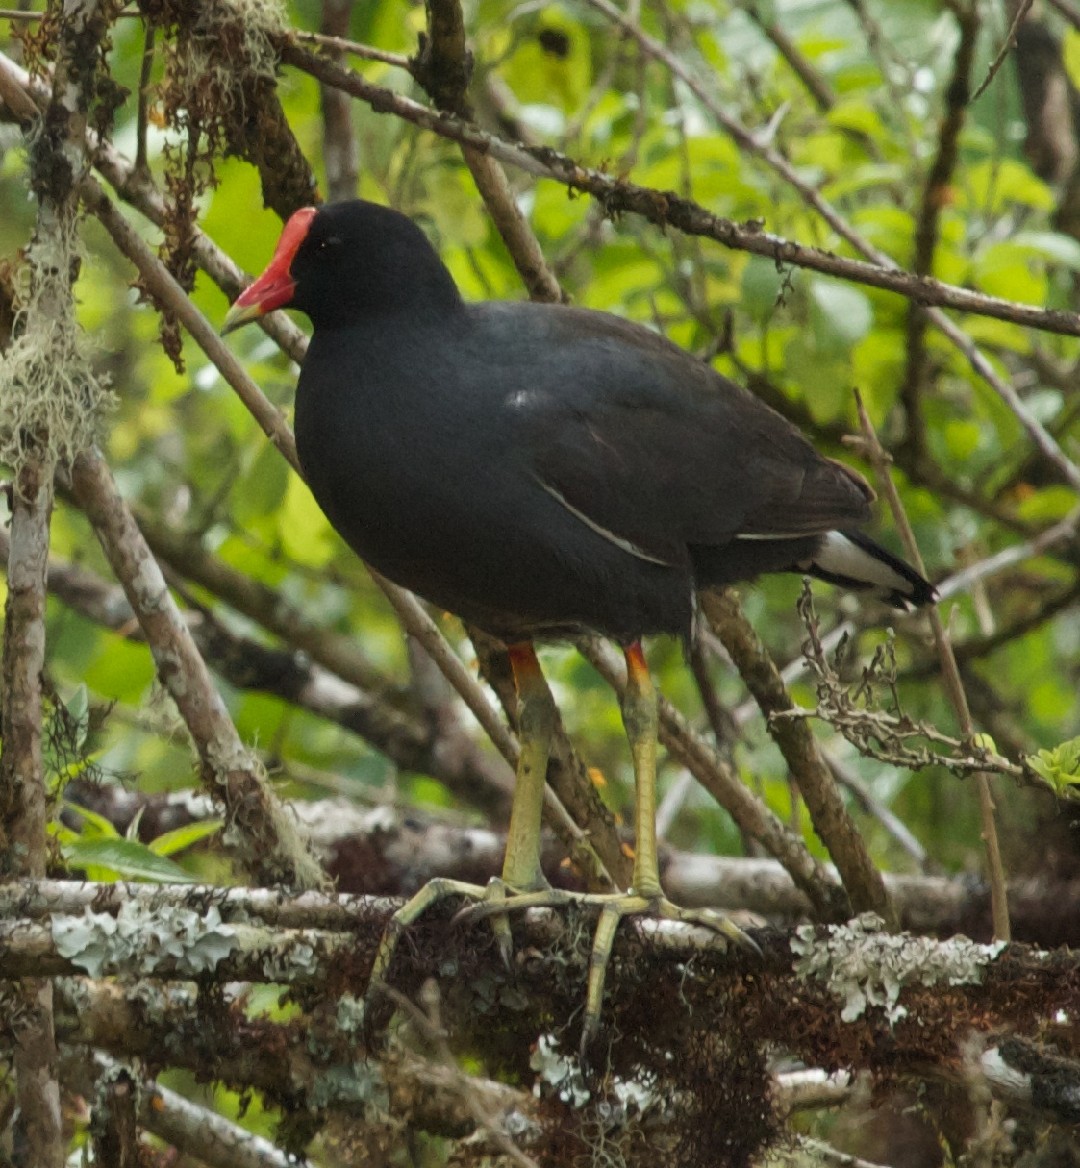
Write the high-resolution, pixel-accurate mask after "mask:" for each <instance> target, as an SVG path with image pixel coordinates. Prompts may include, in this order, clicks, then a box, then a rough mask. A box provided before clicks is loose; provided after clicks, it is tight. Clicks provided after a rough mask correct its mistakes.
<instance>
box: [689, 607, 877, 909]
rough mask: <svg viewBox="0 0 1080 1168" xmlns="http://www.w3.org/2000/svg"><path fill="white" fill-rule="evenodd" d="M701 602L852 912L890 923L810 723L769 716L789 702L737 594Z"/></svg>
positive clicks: (786, 707)
mask: <svg viewBox="0 0 1080 1168" xmlns="http://www.w3.org/2000/svg"><path fill="white" fill-rule="evenodd" d="M701 607H702V611H703V612H704V613H705V616H706V618H707V619H708V621H709V624H710V625H711V626H712V628H713V631H714V632H715V633H716V634H717V636H719V638H720V640H721V641H722V642H723V645H724V648H725V649H727V651H728V653H729V654H730V655H731V659H732V660H733V661H734V662H735V665H736V667H737V668H738V670H739V674H740V676H741V677H742V679H743V681H744V682H745V684H746V686H747V688H748V689H749V690H750V692H751V694H752V695H753V697H754V699H755V701H756V702H757V703H758V705H759V706H760V707H761V712H762V713H763V714H764V715H765V720H766V724H767V726H768V728H769V733H770V734H771V735H772V736H773V738H774V739H775V740H776V744H777V746H779V747H780V751H781V753H782V754H783V755H784V758H785V760H786V761H787V764H788V767H789V769H790V771H791V775H792V778H793V779H794V780H795V783H796V785H797V786H798V788H799V793H800V794H801V795H802V797H803V800H804V802H805V803H806V806H807V810H808V811H809V812H810V819H811V821H812V822H813V825H814V829H815V831H816V832H817V834H818V835H819V836H820V837H821V840H822V842H823V843H824V844H825V847H826V848H827V849H828V851H829V855H830V856H831V857H832V861H833V863H834V864H835V865H836V867H837V869H838V870H839V872H840V875H841V879H842V880H843V882H844V888H845V889H846V891H847V894H848V896H849V897H850V898H851V906H852V909H853V910H854V912H856V913H860V912H868V911H869V912H876V913H877V914H878V915H879V916H881V917H882V918H883V919H884V920H885V921H887V922H888V923H889V924H890V927H893V928H895V927H896V917H895V913H894V911H893V909H892V906H891V904H890V902H889V896H888V893H887V892H886V890H885V883H884V881H883V880H882V878H881V873H880V872H879V871H878V870H877V868H875V867H874V864H873V862H872V861H871V859H870V856H869V854H868V852H867V850H866V844H865V842H864V841H863V838H862V836H861V835H860V834H859V832H858V829H857V828H856V827H855V824H854V823H853V822H852V820H851V817H850V815H849V814H848V812H847V809H846V808H845V807H844V803H843V800H842V799H841V798H840V793H839V791H838V790H837V786H836V783H835V782H834V781H833V778H832V775H831V774H830V773H829V769H828V767H827V766H826V765H825V762H824V760H823V759H822V757H821V755H820V753H819V752H818V749H817V743H816V742H815V741H814V736H813V734H812V732H811V730H810V727H809V726H808V725H807V724H806V723H805V722H803V721H800V720H790V719H785V718H775V717H774V715H776V714H780V713H782V712H784V711H788V710H791V709H792V708H793V703H792V701H791V697H790V695H789V694H788V692H787V688H786V687H785V685H784V683H783V680H782V679H781V677H780V673H779V670H778V669H777V668H776V665H775V663H774V662H773V660H772V658H771V657H770V656H769V654H768V652H767V651H766V649H765V646H764V645H763V644H762V643H761V641H760V639H759V638H758V636H757V634H756V633H755V632H754V630H753V628H752V627H751V626H750V622H749V621H747V619H746V617H745V616H744V615H743V612H742V608H741V607H740V605H739V602H738V599H737V597H736V596H735V594H734V593H733V592H732V591H731V590H730V589H724V590H723V591H721V590H717V589H711V590H710V591H708V592H705V593H703V594H702V596H701Z"/></svg>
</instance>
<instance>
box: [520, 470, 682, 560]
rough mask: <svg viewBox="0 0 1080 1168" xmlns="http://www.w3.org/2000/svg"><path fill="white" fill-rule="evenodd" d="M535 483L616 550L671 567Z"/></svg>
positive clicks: (560, 495) (547, 486) (552, 488)
mask: <svg viewBox="0 0 1080 1168" xmlns="http://www.w3.org/2000/svg"><path fill="white" fill-rule="evenodd" d="M536 481H537V482H538V483H539V484H540V485H541V486H542V487H543V488H544V490H545V491H547V493H548V494H549V495H550V496H551V497H552V498H553V499H554V500H555V501H556V502H558V503H560V504H561V505H562V506H563V507H565V508H566V509H567V511H569V512H570V514H571V515H573V516H574V518H575V519H580V520H581V522H582V523H584V524H585V526H586V527H588V528H590V529H591V530H592V531H595V532H596V534H597V535H601V536H603V537H604V539H606V540H607V541H608V542H609V543H613V544H614V545H615V546H616V547H617V548H621V549H622V551H624V552H628V553H629V554H630V555H632V556H636V557H637V558H638V559H639V560H645V561H646V562H647V563H649V564H659V565H660V566H661V567H663V568H670V567H671V564H670V563H669V562H668V561H667V560H662V559H660V557H659V556H653V555H650V554H649V553H648V552H647V551H645V550H644V549H643V548H639V547H638V546H637V544H634V543H631V542H630V541H629V540H628V539H623V538H622V536H621V535H616V534H615V532H613V531H608V529H607V528H606V527H601V526H600V524H599V523H597V522H595V521H594V520H592V519H590V518H589V517H588V515H586V514H585V512H584V511H579V510H578V509H577V508H576V507H575V506H574V505H573V504H572V503H568V502H567V501H566V499H565V498H564V497H563V496H562V494H561V493H560V492H559V491H557V490H556V489H555V488H554V487H553V486H551V485H550V484H549V483H545V482H544V480H543V479H539V478H538V479H537V480H536Z"/></svg>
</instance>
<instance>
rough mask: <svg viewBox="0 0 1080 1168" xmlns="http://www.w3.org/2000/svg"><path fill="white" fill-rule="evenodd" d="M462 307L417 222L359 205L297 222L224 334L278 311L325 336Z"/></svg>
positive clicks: (301, 214)
mask: <svg viewBox="0 0 1080 1168" xmlns="http://www.w3.org/2000/svg"><path fill="white" fill-rule="evenodd" d="M459 302H460V300H459V297H458V292H457V288H456V287H455V286H454V283H453V280H452V279H451V277H450V273H449V272H447V270H446V268H445V267H444V266H443V263H442V261H441V260H440V259H439V257H438V255H437V254H436V253H435V250H434V249H433V248H432V246H431V244H430V243H429V242H428V240H427V238H426V236H425V235H424V233H423V232H422V231H421V230H420V228H419V227H417V225H416V224H415V223H413V221H412V220H411V219H409V218H408V217H407V216H405V215H402V214H400V213H399V212H397V211H394V210H392V209H391V208H389V207H381V206H379V205H378V204H377V203H369V202H366V201H365V200H363V199H352V200H350V201H348V202H345V203H333V204H330V205H328V206H324V207H318V208H316V207H304V208H303V209H302V210H299V211H297V212H295V214H293V215H292V217H291V218H290V219H289V221H288V223H286V224H285V230H284V231H283V232H282V233H281V239H280V240H279V241H278V245H277V249H276V250H275V252H274V257H273V259H272V260H271V261H270V263H269V265H268V266H267V268H266V271H265V272H263V274H262V275H261V276H260V277H259V278H258V279H257V280H256V281H255V282H254V283H253V284H251V285H249V286H248V287H247V288H246V289H245V290H244V291H243V292H241V293H240V295H239V296H238V297H237V299H236V303H235V304H233V306H232V308H231V309H230V310H229V312H228V314H227V315H226V317H225V320H224V321H223V322H222V326H221V332H222V334H225V333H228V332H232V331H233V329H237V328H240V327H241V325H245V324H248V323H249V322H250V321H253V320H257V319H258V318H259V317H261V316H264V315H265V314H266V313H268V312H272V311H274V309H277V308H296V309H299V310H300V311H301V312H303V313H305V314H306V315H307V316H308V317H310V318H311V322H312V324H314V325H315V327H316V328H317V329H318V328H320V327H327V328H330V327H334V326H336V325H348V324H351V323H354V322H355V321H357V320H358V319H359V318H361V317H362V316H364V315H369V314H382V313H386V312H392V311H398V310H405V311H411V312H413V313H415V314H419V313H420V312H421V311H423V309H424V308H426V307H430V306H436V307H437V306H439V305H442V306H449V305H453V304H457V303H459Z"/></svg>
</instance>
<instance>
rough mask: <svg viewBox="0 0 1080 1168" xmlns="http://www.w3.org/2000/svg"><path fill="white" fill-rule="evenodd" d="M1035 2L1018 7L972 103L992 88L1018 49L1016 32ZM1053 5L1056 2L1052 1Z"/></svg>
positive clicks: (1025, 0) (1030, 0) (1024, 1)
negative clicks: (1008, 60)
mask: <svg viewBox="0 0 1080 1168" xmlns="http://www.w3.org/2000/svg"><path fill="white" fill-rule="evenodd" d="M1034 3H1035V0H1020V3H1019V5H1018V6H1017V9H1016V13H1015V15H1014V16H1013V18H1012V23H1011V24H1010V25H1009V31H1008V32H1007V33H1006V34H1005V39H1004V40H1003V41H1002V42H1001V48H1000V49H998V51H997V54H996V55H995V57H994V59H993V61H991V62H990V68H989V69H987V71H986V77H985V78H984V79H983V82H982V84H981V85H980V86H979V88H978V89H976V90H975V92H974V93H973V94H972V95H971V103H972V104H974V103H975V102H977V101H978V100H979V98H980V97H982V95H983V94H984V93H985V92H986V91H987V90H988V89H989V88H990V83H991V82H992V81H993V80H994V78H995V77H996V76H997V75H998V73H999V72H1000V70H1001V66H1002V65H1004V64H1005V61H1006V60H1007V59H1008V56H1009V53H1010V52H1011V51H1012V50H1013V49H1014V48H1016V32H1017V29H1019V27H1020V25H1022V24H1023V23H1024V17H1025V16H1027V14H1028V13H1029V12H1030V11H1031V7H1032V5H1033V4H1034ZM1050 3H1051V4H1053V3H1054V0H1050Z"/></svg>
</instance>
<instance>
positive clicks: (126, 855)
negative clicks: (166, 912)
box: [61, 838, 196, 884]
mask: <svg viewBox="0 0 1080 1168" xmlns="http://www.w3.org/2000/svg"><path fill="white" fill-rule="evenodd" d="M61 850H62V851H63V853H64V859H65V860H67V862H68V864H69V865H71V867H73V868H105V869H108V870H109V871H111V872H113V873H115V874H116V876H118V877H120V878H122V879H127V880H148V881H151V882H156V883H159V884H166V883H182V884H194V883H195V882H196V881H195V877H194V876H190V875H189V874H188V873H187V872H185V871H184V869H183V868H181V867H180V866H179V865H178V864H174V863H173V862H172V860H169V859H166V858H165V857H164V856H159V855H156V854H155V853H154V852H152V851H151V850H150V849H149V848H148V847H147V846H146V845H145V844H141V843H138V842H137V841H135V840H126V839H118V838H113V839H85V838H84V839H78V840H75V841H74V842H73V843H69V844H65V845H64V846H63V847H62V849H61Z"/></svg>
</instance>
